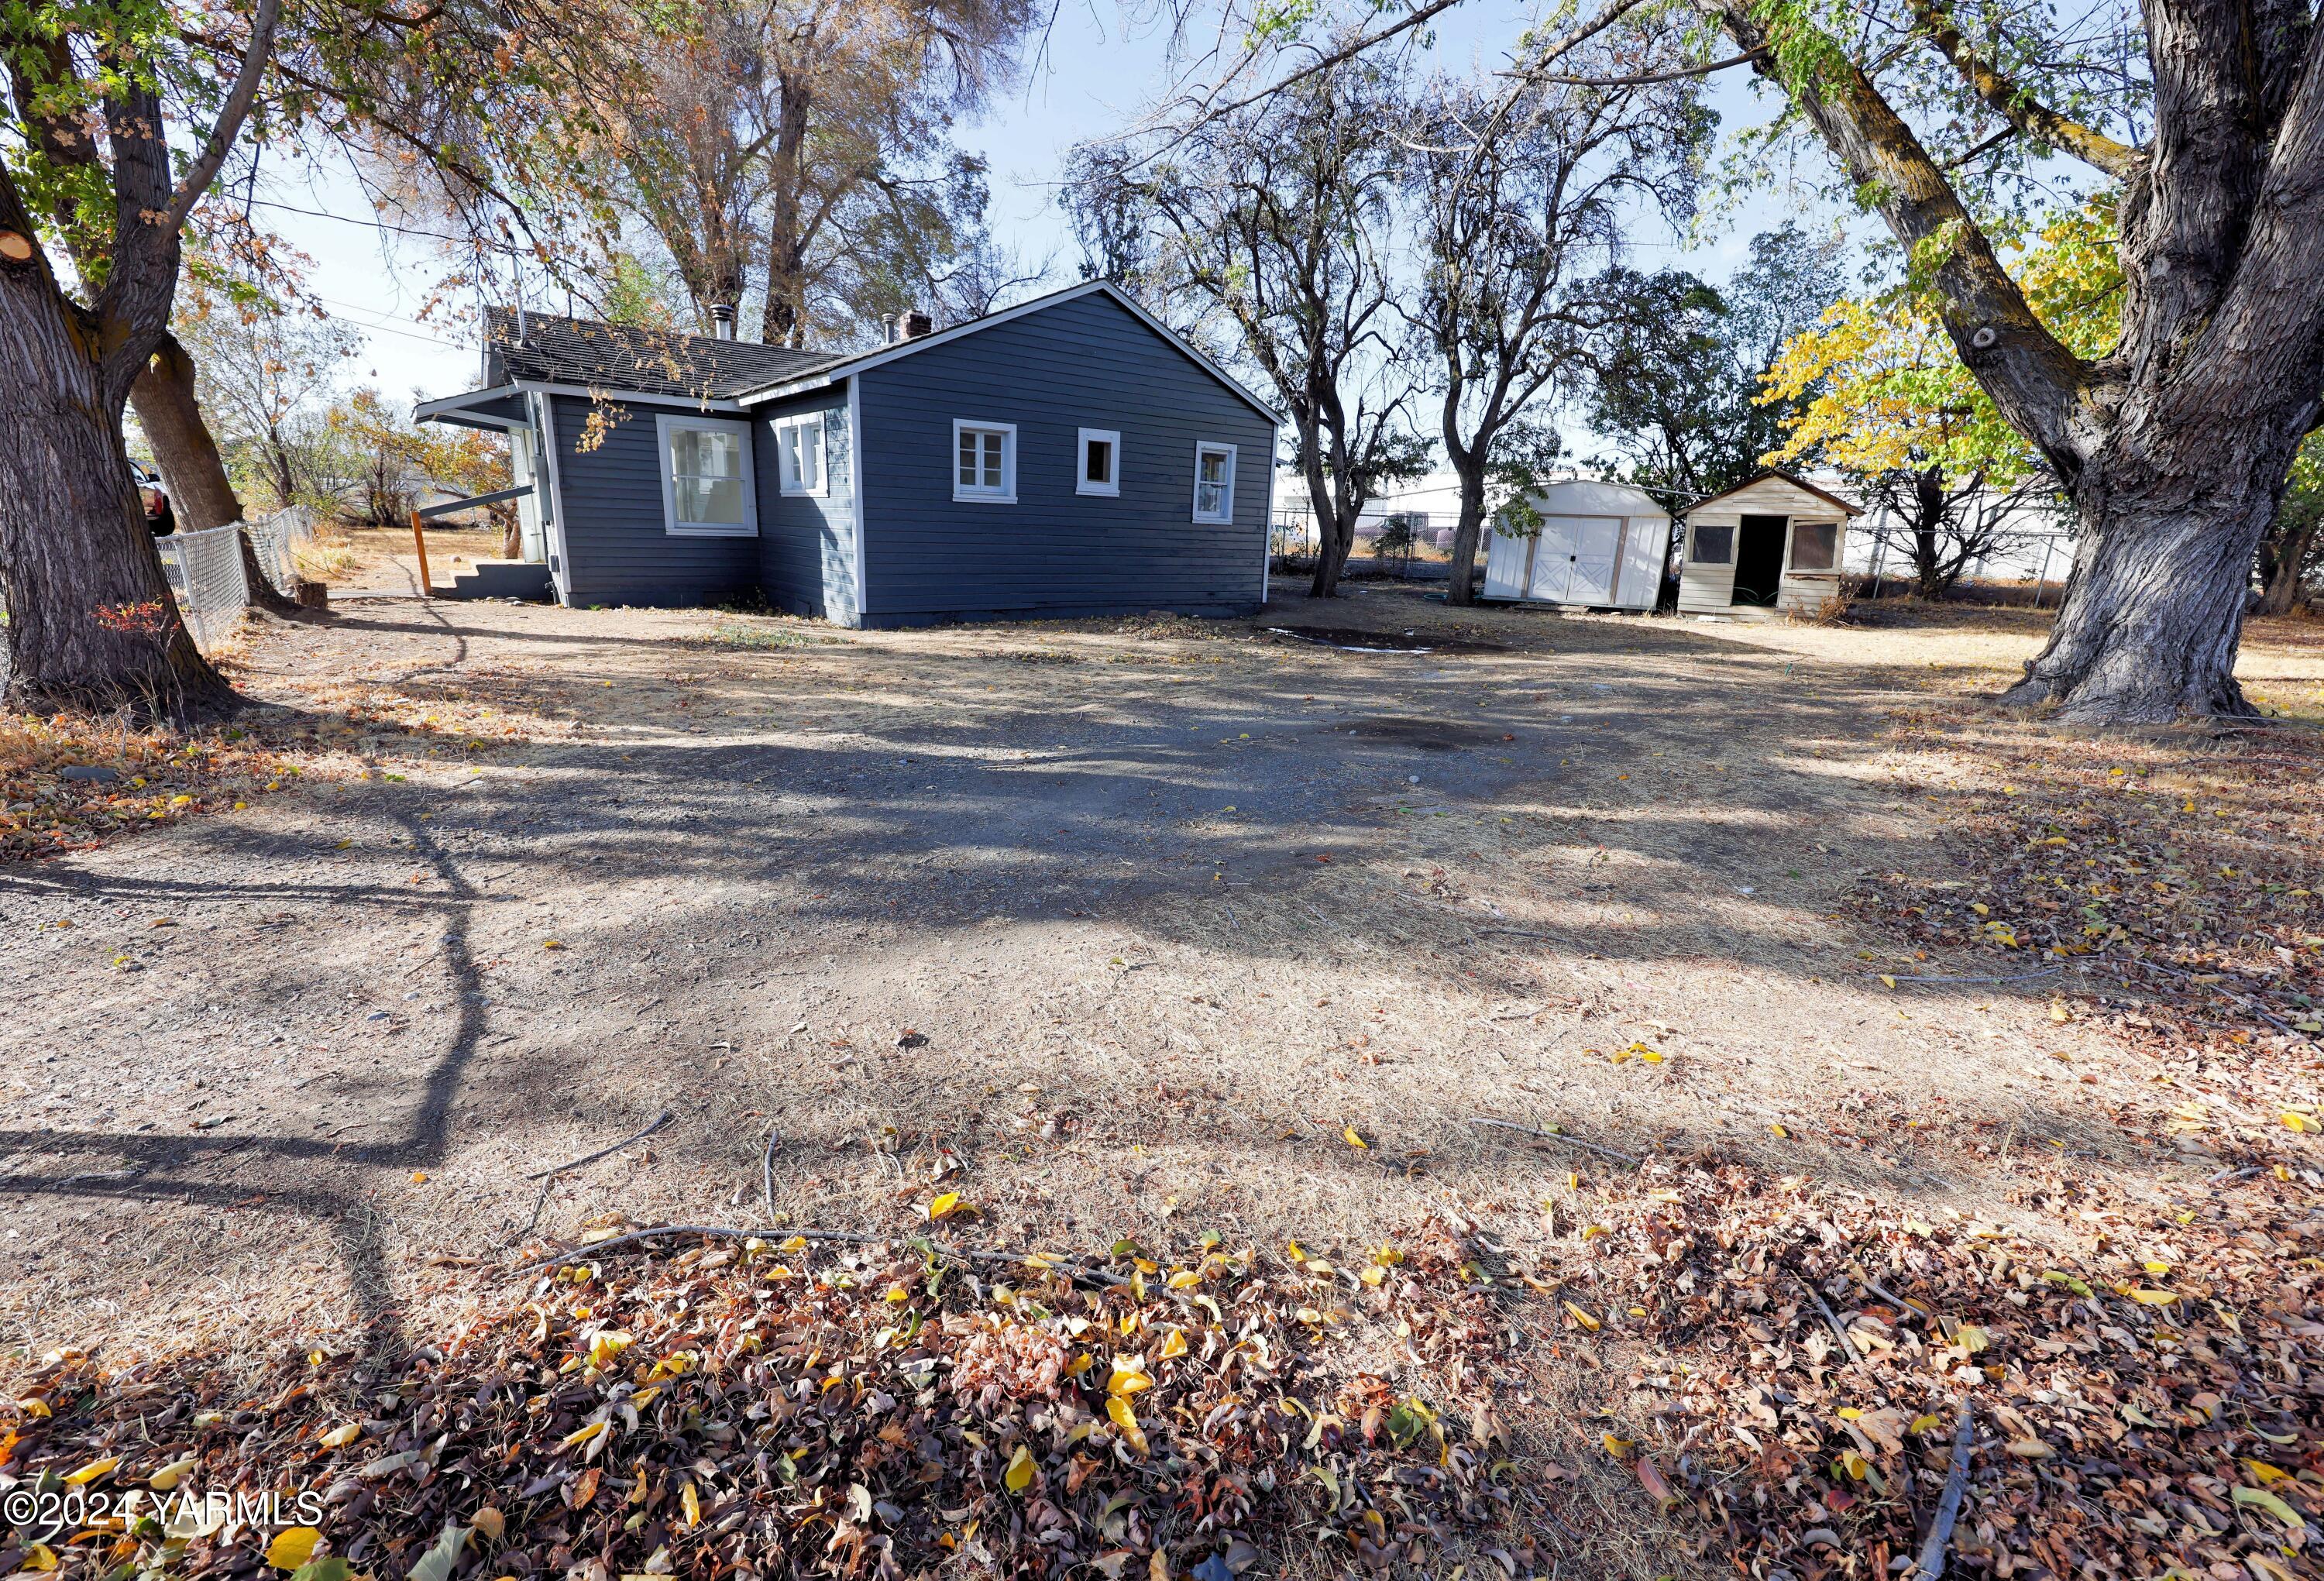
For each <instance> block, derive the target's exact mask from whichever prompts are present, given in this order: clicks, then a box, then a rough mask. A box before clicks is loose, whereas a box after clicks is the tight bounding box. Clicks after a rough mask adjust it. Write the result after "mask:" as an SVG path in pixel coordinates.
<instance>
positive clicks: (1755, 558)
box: [1678, 472, 1858, 615]
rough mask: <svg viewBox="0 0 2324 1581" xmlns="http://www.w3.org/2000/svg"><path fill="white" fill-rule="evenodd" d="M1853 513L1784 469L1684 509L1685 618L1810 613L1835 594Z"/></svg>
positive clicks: (1681, 602) (1681, 594) (1681, 593)
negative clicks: (1782, 612) (1758, 613)
mask: <svg viewBox="0 0 2324 1581" xmlns="http://www.w3.org/2000/svg"><path fill="white" fill-rule="evenodd" d="M1857 514H1858V510H1857V508H1856V507H1855V506H1853V505H1851V504H1849V502H1848V501H1845V500H1843V499H1841V498H1840V496H1839V495H1837V494H1833V493H1830V492H1826V491H1824V490H1822V489H1819V488H1817V487H1816V486H1815V485H1814V484H1813V483H1809V482H1808V481H1807V480H1806V479H1804V478H1800V477H1794V475H1793V474H1791V473H1787V472H1763V473H1760V474H1759V475H1758V476H1757V477H1755V478H1753V479H1751V480H1750V481H1749V482H1748V483H1738V484H1737V485H1736V486H1735V487H1734V488H1731V489H1729V490H1728V491H1727V492H1724V493H1720V494H1713V495H1711V497H1710V498H1709V499H1707V500H1700V501H1696V502H1695V503H1694V504H1692V505H1691V506H1689V507H1688V508H1687V511H1686V559H1685V562H1684V564H1683V565H1682V567H1681V569H1680V573H1679V584H1678V608H1679V613H1681V614H1683V615H1697V614H1700V615H1708V614H1722V615H1731V614H1745V615H1750V614H1756V613H1757V612H1759V611H1767V612H1770V613H1773V612H1775V611H1792V610H1802V611H1815V610H1818V609H1821V607H1822V606H1823V605H1824V603H1825V602H1827V601H1829V600H1830V599H1831V598H1832V597H1833V596H1834V595H1835V594H1837V593H1839V592H1840V564H1841V561H1842V558H1843V556H1846V554H1847V552H1848V522H1849V518H1850V517H1852V516H1855V515H1857Z"/></svg>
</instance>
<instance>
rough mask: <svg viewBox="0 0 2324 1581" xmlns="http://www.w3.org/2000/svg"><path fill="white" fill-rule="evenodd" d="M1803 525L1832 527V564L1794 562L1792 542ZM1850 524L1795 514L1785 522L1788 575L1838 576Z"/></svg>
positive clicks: (1786, 570)
mask: <svg viewBox="0 0 2324 1581" xmlns="http://www.w3.org/2000/svg"><path fill="white" fill-rule="evenodd" d="M1803 527H1828V528H1830V529H1831V565H1793V564H1792V544H1793V542H1794V539H1796V538H1798V537H1799V531H1800V529H1802V528H1803ZM1847 533H1848V524H1847V523H1846V522H1844V521H1819V520H1817V519H1814V518H1812V517H1800V516H1794V517H1790V518H1788V519H1786V520H1785V522H1784V575H1786V576H1837V575H1839V574H1840V556H1841V554H1842V552H1843V551H1845V550H1846V549H1847V547H1848V544H1847Z"/></svg>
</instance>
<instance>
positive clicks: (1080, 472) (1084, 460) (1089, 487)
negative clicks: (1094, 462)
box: [1074, 428, 1121, 498]
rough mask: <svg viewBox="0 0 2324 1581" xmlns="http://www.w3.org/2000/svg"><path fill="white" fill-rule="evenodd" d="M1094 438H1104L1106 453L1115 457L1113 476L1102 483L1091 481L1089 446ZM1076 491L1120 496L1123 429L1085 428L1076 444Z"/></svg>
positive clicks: (1077, 492) (1078, 492)
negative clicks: (1106, 447)
mask: <svg viewBox="0 0 2324 1581" xmlns="http://www.w3.org/2000/svg"><path fill="white" fill-rule="evenodd" d="M1093 439H1098V440H1102V441H1103V442H1104V443H1105V445H1106V446H1108V449H1107V451H1106V454H1107V455H1111V457H1112V458H1113V467H1112V472H1113V476H1112V477H1111V478H1110V479H1109V480H1107V481H1106V482H1104V483H1092V482H1090V475H1089V447H1090V441H1091V440H1093ZM1074 493H1076V494H1104V495H1107V496H1110V497H1116V498H1118V497H1119V496H1120V493H1121V430H1120V429H1119V428H1084V429H1083V430H1082V437H1081V440H1080V442H1079V443H1078V444H1076V445H1075V446H1074Z"/></svg>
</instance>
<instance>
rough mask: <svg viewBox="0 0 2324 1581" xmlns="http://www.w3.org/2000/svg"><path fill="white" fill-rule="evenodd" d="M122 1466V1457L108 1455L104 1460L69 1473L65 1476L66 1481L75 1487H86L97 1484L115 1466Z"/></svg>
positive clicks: (93, 1461) (95, 1461) (94, 1461)
mask: <svg viewBox="0 0 2324 1581" xmlns="http://www.w3.org/2000/svg"><path fill="white" fill-rule="evenodd" d="M120 1464H121V1457H120V1456H118V1455H108V1456H106V1457H105V1458H104V1459H102V1460H92V1461H90V1462H89V1463H88V1465H87V1466H82V1467H81V1468H80V1469H79V1470H78V1471H74V1472H68V1473H67V1474H66V1475H65V1481H67V1482H69V1483H70V1484H73V1485H74V1486H75V1487H84V1486H87V1485H88V1484H90V1483H93V1482H95V1481H96V1480H97V1478H98V1477H100V1476H103V1475H105V1474H106V1472H108V1471H111V1470H112V1469H113V1468H114V1467H115V1466H118V1465H120Z"/></svg>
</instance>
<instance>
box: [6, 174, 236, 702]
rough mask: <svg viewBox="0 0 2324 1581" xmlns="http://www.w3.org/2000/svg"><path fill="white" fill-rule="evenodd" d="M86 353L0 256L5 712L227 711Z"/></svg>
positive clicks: (46, 285) (36, 279)
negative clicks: (175, 596) (165, 568)
mask: <svg viewBox="0 0 2324 1581" xmlns="http://www.w3.org/2000/svg"><path fill="white" fill-rule="evenodd" d="M12 217H14V216H10V215H8V214H5V212H0V227H5V226H6V223H7V221H8V220H9V219H10V218H12ZM95 341H96V336H95V335H94V334H93V333H92V330H91V328H90V326H88V324H86V323H85V322H83V321H81V319H80V318H79V317H78V314H77V313H76V312H75V310H74V309H73V308H71V307H70V306H69V304H67V303H66V302H65V301H64V300H63V299H62V298H61V297H60V295H59V293H58V291H57V289H56V282H55V278H54V277H53V276H52V275H51V274H50V273H49V271H48V268H47V262H46V260H45V259H43V258H42V257H41V256H40V254H39V253H37V252H36V253H34V254H33V256H32V258H31V259H30V260H28V261H23V262H17V261H12V260H8V259H7V258H5V255H0V365H5V366H6V368H7V369H8V371H9V376H8V377H7V378H6V379H5V380H0V435H5V436H6V437H5V440H0V600H5V603H6V605H7V611H8V626H7V633H8V674H7V681H6V685H5V688H0V703H5V705H6V706H8V707H10V708H14V709H21V710H24V711H27V712H51V711H53V710H56V709H60V708H96V709H110V708H115V707H119V706H122V705H124V704H125V705H128V706H130V707H132V708H134V709H135V710H137V711H138V712H140V713H142V714H144V715H147V716H152V715H169V716H172V717H179V718H183V717H185V716H187V715H189V714H192V713H194V712H199V711H202V710H205V709H208V708H213V707H219V706H224V705H226V704H227V703H231V701H232V700H233V696H234V694H233V692H232V691H231V690H230V689H229V688H228V687H227V686H226V683H225V682H224V681H222V680H221V679H219V677H218V675H217V671H215V670H213V669H212V668H210V666H209V663H208V660H206V659H204V658H203V657H202V656H201V654H200V652H199V651H198V649H197V648H195V647H194V642H193V639H192V638H191V637H189V636H188V635H187V633H186V628H185V625H184V623H183V622H182V621H180V620H179V618H178V608H177V604H176V603H175V602H174V601H172V599H171V596H170V587H169V584H168V582H167V581H166V580H165V579H164V577H163V576H162V574H161V557H160V556H159V555H158V554H156V553H155V551H154V547H153V538H152V534H151V533H149V532H147V531H146V529H145V519H144V512H143V510H142V509H141V508H140V506H139V503H138V500H137V491H136V489H135V488H134V486H133V485H132V483H131V482H130V475H129V455H128V452H127V450H126V449H125V448H124V446H123V444H122V441H121V411H120V397H119V396H118V395H117V394H116V395H115V397H114V398H113V399H112V400H110V401H108V400H106V396H105V393H104V381H103V380H102V378H101V377H100V374H99V369H98V364H97V360H96V357H95V355H93V351H94V345H95Z"/></svg>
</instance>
